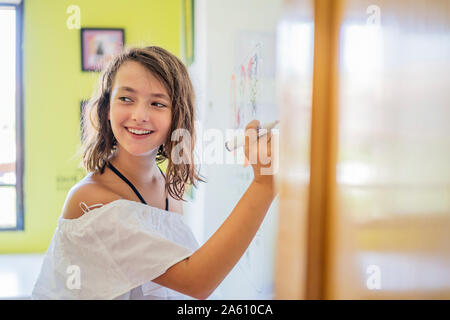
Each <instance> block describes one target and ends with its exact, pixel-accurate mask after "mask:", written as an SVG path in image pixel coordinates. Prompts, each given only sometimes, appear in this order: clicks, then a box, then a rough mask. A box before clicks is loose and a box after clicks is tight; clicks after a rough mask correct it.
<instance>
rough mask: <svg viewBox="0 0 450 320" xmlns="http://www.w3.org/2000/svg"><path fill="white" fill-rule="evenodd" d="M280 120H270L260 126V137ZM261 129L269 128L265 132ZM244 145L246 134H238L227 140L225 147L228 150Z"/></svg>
mask: <svg viewBox="0 0 450 320" xmlns="http://www.w3.org/2000/svg"><path fill="white" fill-rule="evenodd" d="M279 122H280V121H279V120H275V121H274V122H269V123H266V124H263V125H262V126H260V127H259V128H258V137H261V136H263V135H264V134H267V133H268V132H269V130H271V129H273V128H274V127H275V126H276V125H277V124H278V123H279ZM260 129H267V131H265V132H264V131H262V130H260ZM243 145H245V134H242V135H239V136H236V137H234V138H233V139H232V140H229V141H227V142H225V148H226V149H227V150H228V151H233V150H236V149H237V148H239V147H242V146H243Z"/></svg>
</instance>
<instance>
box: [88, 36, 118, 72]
mask: <svg viewBox="0 0 450 320" xmlns="http://www.w3.org/2000/svg"><path fill="white" fill-rule="evenodd" d="M80 39H81V70H82V71H89V72H98V71H101V70H102V68H103V67H104V66H105V64H107V63H108V62H109V60H110V59H111V58H112V56H113V55H115V54H116V53H118V52H120V51H121V50H122V49H123V47H124V44H125V30H124V29H122V28H81V29H80Z"/></svg>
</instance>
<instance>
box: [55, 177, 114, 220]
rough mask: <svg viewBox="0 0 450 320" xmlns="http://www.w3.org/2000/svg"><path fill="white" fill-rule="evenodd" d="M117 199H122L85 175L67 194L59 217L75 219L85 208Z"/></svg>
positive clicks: (95, 179) (96, 180) (97, 180)
mask: <svg viewBox="0 0 450 320" xmlns="http://www.w3.org/2000/svg"><path fill="white" fill-rule="evenodd" d="M118 199H122V197H121V196H119V195H118V194H116V193H115V192H113V191H112V190H110V189H109V188H108V187H106V185H105V184H103V183H102V181H101V179H97V178H96V177H93V176H92V175H87V176H86V177H84V178H83V179H82V180H81V181H79V182H78V183H77V184H75V185H74V186H73V187H72V188H71V189H70V191H69V192H68V194H67V197H66V200H65V202H64V206H63V210H62V213H61V215H62V217H63V218H64V219H76V218H79V217H80V216H82V215H83V214H84V213H85V211H86V207H90V206H93V205H96V204H103V205H105V204H107V203H109V202H112V201H115V200H118Z"/></svg>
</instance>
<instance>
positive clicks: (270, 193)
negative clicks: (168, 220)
mask: <svg viewBox="0 0 450 320" xmlns="http://www.w3.org/2000/svg"><path fill="white" fill-rule="evenodd" d="M257 124H258V122H256V121H252V122H250V124H249V125H248V126H247V127H246V129H247V130H248V129H251V128H255V127H256V126H257ZM264 137H265V138H264ZM264 137H263V138H260V140H259V141H260V142H259V144H261V143H267V146H268V148H269V150H270V147H271V144H270V139H271V134H268V135H266V136H264ZM248 145H249V144H248V141H247V142H246V150H245V153H246V156H247V158H249V157H248V155H249V151H248V150H249V149H248ZM269 154H270V153H269ZM252 167H253V170H254V173H255V178H254V180H253V181H252V183H251V184H250V186H249V187H248V188H247V190H246V192H245V193H244V195H243V196H242V198H241V199H240V200H239V202H238V203H237V205H236V207H235V208H234V209H233V211H232V212H231V214H230V215H229V217H228V218H227V219H226V220H225V221H224V222H223V224H222V225H221V226H220V227H219V229H218V230H217V231H216V232H215V233H214V234H213V235H212V236H211V238H210V239H209V240H208V241H207V242H206V243H205V244H204V245H203V246H201V247H200V248H199V249H198V250H197V251H196V252H194V253H193V254H192V255H191V256H190V257H189V258H186V259H184V260H183V261H180V262H179V263H177V264H175V265H173V266H172V267H170V268H169V269H168V270H167V271H166V272H165V273H164V274H163V275H161V276H159V277H157V278H155V279H154V280H153V282H156V283H158V284H160V285H162V286H165V287H168V288H171V289H174V290H176V291H179V292H182V293H185V294H187V295H190V296H192V297H194V298H197V299H206V298H207V297H208V296H209V295H210V294H211V293H212V292H213V291H214V290H215V289H216V288H217V286H218V285H219V284H220V283H221V282H222V280H223V279H224V278H225V277H226V276H227V274H228V273H229V272H230V271H231V269H233V267H234V266H235V265H236V263H237V262H238V261H239V259H240V258H241V256H242V255H243V254H244V252H245V250H246V249H247V247H248V246H249V245H250V242H251V241H252V239H253V237H254V236H255V234H256V232H257V231H258V229H259V227H260V225H261V223H262V221H263V220H264V217H265V215H266V213H267V210H268V209H269V207H270V205H271V203H272V201H273V199H274V198H275V195H276V193H275V190H274V185H273V176H272V175H270V176H263V175H260V169H261V168H262V167H270V163H269V164H267V165H265V166H263V165H261V164H260V163H259V159H258V163H257V164H255V165H252Z"/></svg>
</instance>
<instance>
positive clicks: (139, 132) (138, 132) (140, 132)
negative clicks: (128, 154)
mask: <svg viewBox="0 0 450 320" xmlns="http://www.w3.org/2000/svg"><path fill="white" fill-rule="evenodd" d="M125 129H126V130H127V131H128V132H129V133H130V134H131V135H132V136H133V137H134V138H146V137H148V136H149V135H151V134H152V133H153V132H154V131H153V130H147V129H138V128H131V127H125Z"/></svg>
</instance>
